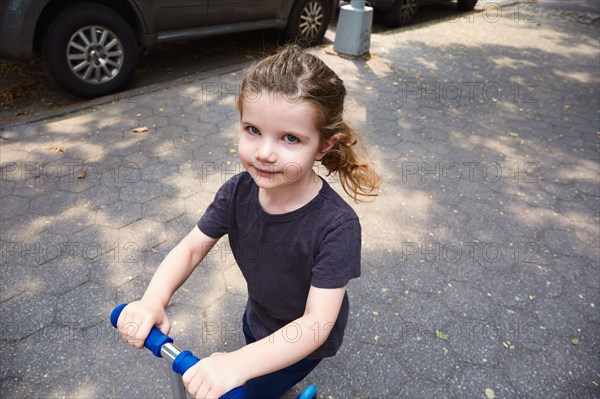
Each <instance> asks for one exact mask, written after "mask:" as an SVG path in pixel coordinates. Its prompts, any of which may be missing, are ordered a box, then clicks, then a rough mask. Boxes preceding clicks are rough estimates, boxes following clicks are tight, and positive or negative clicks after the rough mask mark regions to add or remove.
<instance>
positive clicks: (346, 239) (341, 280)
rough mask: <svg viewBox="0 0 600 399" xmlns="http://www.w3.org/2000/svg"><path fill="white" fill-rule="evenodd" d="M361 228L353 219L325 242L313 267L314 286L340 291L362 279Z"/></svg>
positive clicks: (342, 225)
mask: <svg viewBox="0 0 600 399" xmlns="http://www.w3.org/2000/svg"><path fill="white" fill-rule="evenodd" d="M360 254H361V227H360V222H359V221H358V219H350V220H348V221H346V222H344V223H342V224H340V225H339V226H338V227H336V228H334V229H332V230H330V231H329V232H328V233H327V234H326V235H325V237H323V240H322V242H321V245H320V246H319V250H318V253H317V256H316V259H315V264H314V266H313V269H312V272H313V275H312V281H311V285H313V286H315V287H317V288H340V287H344V286H346V285H347V284H348V281H350V280H351V279H353V278H357V277H360Z"/></svg>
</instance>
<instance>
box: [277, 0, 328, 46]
mask: <svg viewBox="0 0 600 399" xmlns="http://www.w3.org/2000/svg"><path fill="white" fill-rule="evenodd" d="M330 21H331V4H330V2H329V1H328V0H298V1H296V3H295V4H294V6H293V8H292V12H291V13H290V17H289V19H288V26H287V28H286V30H285V33H286V36H287V37H288V39H290V40H293V41H295V42H296V43H297V44H300V45H302V46H306V47H308V46H314V45H316V44H319V43H321V41H322V40H323V37H324V36H325V32H326V31H327V27H328V26H329V22H330Z"/></svg>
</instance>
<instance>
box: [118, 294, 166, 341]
mask: <svg viewBox="0 0 600 399" xmlns="http://www.w3.org/2000/svg"><path fill="white" fill-rule="evenodd" d="M154 326H156V327H157V328H158V329H159V330H160V331H162V333H163V334H166V335H169V331H170V330H171V323H170V322H169V319H168V318H167V313H166V312H165V308H164V306H163V305H162V304H161V303H160V302H158V301H156V302H155V301H152V300H148V299H142V300H140V301H135V302H131V303H130V304H129V305H127V306H125V308H124V309H123V311H122V312H121V315H120V316H119V320H118V321H117V329H118V331H119V334H121V337H123V339H125V341H126V342H127V343H128V344H129V345H131V346H133V347H134V348H137V349H142V348H143V347H144V341H146V338H147V337H148V334H149V333H150V330H152V327H154Z"/></svg>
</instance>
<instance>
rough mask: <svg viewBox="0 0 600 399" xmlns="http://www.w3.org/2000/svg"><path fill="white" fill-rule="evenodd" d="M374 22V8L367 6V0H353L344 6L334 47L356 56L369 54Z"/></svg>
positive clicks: (343, 52) (344, 53)
mask: <svg viewBox="0 0 600 399" xmlns="http://www.w3.org/2000/svg"><path fill="white" fill-rule="evenodd" d="M372 24H373V8H372V7H367V6H365V0H352V2H351V3H350V4H348V5H345V6H342V8H341V10H340V16H339V19H338V25H337V29H336V33H335V43H334V44H333V49H334V50H335V51H336V52H338V53H340V54H343V55H349V56H355V57H356V56H361V55H364V54H367V53H368V52H369V48H370V46H371V25H372Z"/></svg>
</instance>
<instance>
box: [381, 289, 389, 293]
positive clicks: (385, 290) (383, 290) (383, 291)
mask: <svg viewBox="0 0 600 399" xmlns="http://www.w3.org/2000/svg"><path fill="white" fill-rule="evenodd" d="M388 291H389V289H388V288H382V289H381V293H382V294H385V293H386V292H388Z"/></svg>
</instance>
